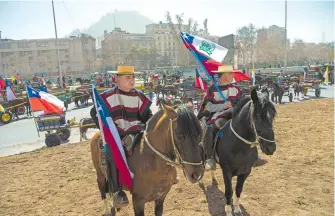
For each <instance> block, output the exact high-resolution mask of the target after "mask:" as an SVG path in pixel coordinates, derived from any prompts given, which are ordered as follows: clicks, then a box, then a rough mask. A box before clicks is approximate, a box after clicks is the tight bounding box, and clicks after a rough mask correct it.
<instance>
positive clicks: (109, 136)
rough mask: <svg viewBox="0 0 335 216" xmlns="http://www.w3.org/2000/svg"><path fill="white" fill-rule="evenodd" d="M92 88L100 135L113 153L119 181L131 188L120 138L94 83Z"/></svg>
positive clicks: (132, 175) (129, 175)
mask: <svg viewBox="0 0 335 216" xmlns="http://www.w3.org/2000/svg"><path fill="white" fill-rule="evenodd" d="M92 90H93V94H94V98H95V100H94V105H95V107H96V109H97V116H98V119H99V122H100V131H101V135H102V137H103V140H104V141H105V142H106V143H107V144H106V145H108V146H109V148H110V149H111V152H112V154H113V159H114V163H115V166H116V169H117V170H118V177H119V182H120V184H122V185H124V186H126V187H127V188H128V189H129V190H131V189H132V186H133V177H134V174H133V173H132V172H131V171H130V169H129V167H128V164H127V159H126V154H125V152H124V149H123V146H122V143H121V138H120V136H119V133H118V131H117V129H116V126H115V124H114V121H113V119H112V116H111V114H110V112H109V111H108V109H107V106H106V104H105V103H104V101H103V100H102V98H101V96H100V94H99V93H98V91H97V89H96V88H95V86H94V85H92Z"/></svg>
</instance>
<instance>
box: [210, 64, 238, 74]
mask: <svg viewBox="0 0 335 216" xmlns="http://www.w3.org/2000/svg"><path fill="white" fill-rule="evenodd" d="M212 72H213V73H234V72H236V70H234V68H233V66H231V65H225V66H219V68H218V70H217V71H212Z"/></svg>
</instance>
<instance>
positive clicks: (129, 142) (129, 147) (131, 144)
mask: <svg viewBox="0 0 335 216" xmlns="http://www.w3.org/2000/svg"><path fill="white" fill-rule="evenodd" d="M143 133H144V131H141V132H139V133H138V134H136V135H133V134H130V135H128V136H126V137H124V138H123V139H122V145H123V147H124V150H125V152H126V154H127V155H128V156H131V155H132V154H133V150H134V148H135V146H136V144H138V143H139V142H140V141H141V139H142V137H143Z"/></svg>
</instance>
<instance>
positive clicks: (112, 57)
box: [101, 28, 154, 68]
mask: <svg viewBox="0 0 335 216" xmlns="http://www.w3.org/2000/svg"><path fill="white" fill-rule="evenodd" d="M133 47H137V48H142V47H145V48H152V47H154V39H153V37H152V36H151V35H148V34H137V33H128V32H126V31H123V30H122V29H121V28H115V29H114V30H113V31H112V32H110V33H107V31H105V32H104V40H103V41H102V42H101V51H102V58H103V60H104V64H105V65H111V66H117V65H120V64H123V63H126V62H128V63H131V64H134V66H135V67H136V68H143V67H144V68H145V65H143V64H142V63H143V62H129V61H130V60H131V59H129V58H128V57H129V56H130V54H131V51H132V48H133ZM135 58H136V57H134V59H135Z"/></svg>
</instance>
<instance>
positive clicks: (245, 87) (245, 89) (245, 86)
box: [237, 80, 253, 98]
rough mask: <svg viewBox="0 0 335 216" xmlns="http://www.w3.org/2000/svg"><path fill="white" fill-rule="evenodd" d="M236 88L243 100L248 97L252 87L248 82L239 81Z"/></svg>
mask: <svg viewBox="0 0 335 216" xmlns="http://www.w3.org/2000/svg"><path fill="white" fill-rule="evenodd" d="M237 86H238V87H239V88H240V90H241V95H242V97H243V98H244V97H246V96H250V94H251V90H252V88H253V86H252V84H251V82H250V81H249V80H244V81H240V82H238V83H237Z"/></svg>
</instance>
